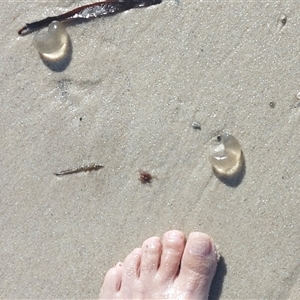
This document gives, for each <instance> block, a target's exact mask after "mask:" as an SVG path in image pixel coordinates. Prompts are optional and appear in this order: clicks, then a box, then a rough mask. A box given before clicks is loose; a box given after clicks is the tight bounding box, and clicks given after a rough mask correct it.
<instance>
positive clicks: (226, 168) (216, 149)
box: [209, 133, 242, 175]
mask: <svg viewBox="0 0 300 300" xmlns="http://www.w3.org/2000/svg"><path fill="white" fill-rule="evenodd" d="M241 156H242V149H241V145H240V143H239V142H238V140H237V139H236V138H235V137H234V136H232V135H230V134H228V133H223V134H222V135H219V136H218V137H217V140H216V141H215V143H214V145H213V146H212V147H211V153H210V155H209V162H210V163H211V165H212V167H213V168H214V169H215V170H216V171H217V172H219V173H221V174H226V175H230V174H233V173H235V172H236V171H237V169H238V167H239V162H240V159H241Z"/></svg>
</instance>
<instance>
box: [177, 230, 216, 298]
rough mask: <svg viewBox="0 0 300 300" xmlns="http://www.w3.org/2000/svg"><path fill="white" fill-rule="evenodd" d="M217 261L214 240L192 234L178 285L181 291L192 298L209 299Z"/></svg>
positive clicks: (204, 235)
mask: <svg viewBox="0 0 300 300" xmlns="http://www.w3.org/2000/svg"><path fill="white" fill-rule="evenodd" d="M217 261H218V259H217V252H216V248H215V245H214V243H213V241H212V239H211V238H210V237H209V236H208V235H207V234H204V233H200V232H193V233H191V234H190V236H189V238H188V240H187V243H186V246H185V250H184V253H183V256H182V261H181V267H180V273H179V275H178V278H177V279H176V285H177V286H179V289H185V290H187V291H188V292H189V293H190V296H191V297H195V296H197V297H200V299H207V297H208V293H209V288H210V285H211V281H212V279H213V276H214V274H215V271H216V267H217Z"/></svg>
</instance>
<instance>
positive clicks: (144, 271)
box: [140, 237, 162, 280]
mask: <svg viewBox="0 0 300 300" xmlns="http://www.w3.org/2000/svg"><path fill="white" fill-rule="evenodd" d="M161 248H162V245H161V242H160V239H159V238H158V237H152V238H149V239H147V240H146V241H145V242H144V243H143V246H142V251H143V253H142V259H141V267H140V278H141V279H142V280H149V279H151V278H153V277H154V276H155V275H156V273H157V269H158V266H159V262H160V256H161Z"/></svg>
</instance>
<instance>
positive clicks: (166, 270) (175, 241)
mask: <svg viewBox="0 0 300 300" xmlns="http://www.w3.org/2000/svg"><path fill="white" fill-rule="evenodd" d="M184 246H185V237H184V234H183V233H182V232H181V231H178V230H171V231H168V232H166V233H165V235H164V238H163V246H162V255H161V260H160V267H159V271H158V276H159V278H160V280H162V281H164V282H166V281H173V280H174V278H175V277H176V275H177V273H178V269H179V266H180V261H181V257H182V253H183V250H184Z"/></svg>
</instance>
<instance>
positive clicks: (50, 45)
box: [33, 21, 68, 54]
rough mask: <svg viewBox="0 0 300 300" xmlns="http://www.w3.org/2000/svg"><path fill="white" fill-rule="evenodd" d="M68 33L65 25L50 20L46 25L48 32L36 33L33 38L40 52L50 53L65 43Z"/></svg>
mask: <svg viewBox="0 0 300 300" xmlns="http://www.w3.org/2000/svg"><path fill="white" fill-rule="evenodd" d="M67 41H68V33H67V30H66V28H65V26H64V25H63V24H62V23H60V22H58V21H54V22H52V23H51V24H50V25H49V27H48V32H47V33H44V34H38V35H36V36H35V37H34V39H33V45H34V47H35V48H36V50H37V51H38V52H40V53H42V54H51V53H54V52H56V51H58V50H60V49H61V48H62V47H63V46H64V45H66V44H67Z"/></svg>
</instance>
